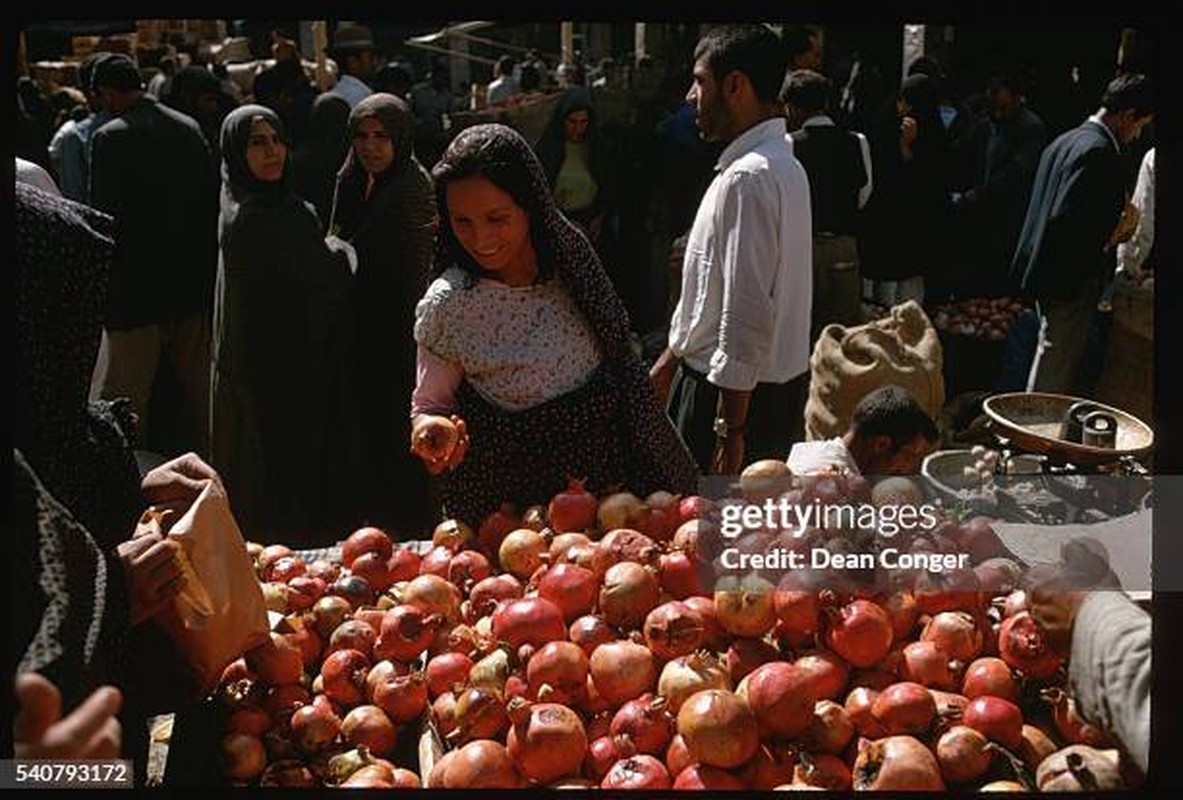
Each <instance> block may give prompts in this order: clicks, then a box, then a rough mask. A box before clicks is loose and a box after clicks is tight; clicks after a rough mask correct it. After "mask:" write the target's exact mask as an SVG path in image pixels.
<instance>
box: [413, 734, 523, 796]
mask: <svg viewBox="0 0 1183 800" xmlns="http://www.w3.org/2000/svg"><path fill="white" fill-rule="evenodd" d="M455 752H456V755H455V756H454V757H453V758H452V759H451V760H450V761H449V763H448V765H447V769H445V770H444V772H443V776H442V778H443V780H442V788H444V789H518V788H521V786H522V776H521V773H519V772H518V770H517V767H515V766H514V763H513V759H512V758H510V756H509V753H508V752H507V751H506V749H505V746H504V745H501V744H499V743H498V742H492V741H488V740H480V741H475V742H469V743H468V744H466V745H464V746H463V747H461V748H460V749H459V750H457V751H455ZM432 785H433V786H434V785H436V784H435V782H434V781H433V782H432Z"/></svg>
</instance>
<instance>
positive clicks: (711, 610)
mask: <svg viewBox="0 0 1183 800" xmlns="http://www.w3.org/2000/svg"><path fill="white" fill-rule="evenodd" d="M682 602H684V603H685V604H686V605H687V606H689V607H690V609H691V610H692V611H694V612H695V613H696V614H698V616H700V617H702V628H703V640H702V643H703V646H704V647H707V648H709V649H711V650H714V651H715V652H722V651H723V650H726V649H727V645H728V640H729V639H730V638H731V637H730V634H728V633H727V631H725V630H723V626H722V625H721V624H720V623H719V615H718V611H717V609H716V608H715V601H714V599H712V598H710V597H698V596H692V597H687V598H686V599H684V600H683V601H682Z"/></svg>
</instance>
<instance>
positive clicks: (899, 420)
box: [850, 384, 940, 447]
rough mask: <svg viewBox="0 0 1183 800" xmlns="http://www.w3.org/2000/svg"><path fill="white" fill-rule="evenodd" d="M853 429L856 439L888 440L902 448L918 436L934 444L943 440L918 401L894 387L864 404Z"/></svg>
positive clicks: (870, 396)
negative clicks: (888, 438) (880, 437)
mask: <svg viewBox="0 0 1183 800" xmlns="http://www.w3.org/2000/svg"><path fill="white" fill-rule="evenodd" d="M850 427H851V429H852V430H853V431H854V436H855V438H856V439H860V440H863V441H866V440H867V439H871V438H872V437H875V436H887V437H890V438H891V442H892V445H893V446H895V447H902V446H903V445H905V444H907V443H908V442H910V441H912V440H913V439H915V438H916V437H917V436H923V437H924V438H925V439H926V440H927V441H930V442H935V441H936V440H937V439H939V438H940V433H939V432H938V431H937V426H936V424H935V423H934V422H933V421H932V418H931V417H929V416H928V414H927V413H926V412H925V410H924V409H923V408H921V407H920V404H919V403H917V402H916V398H914V397H912V395H911V394H909V393H908V391H907V390H906V389H904V388H902V387H900V386H896V385H894V384H889V385H887V386H882V387H880V388H878V389H876V390H875V391H873V392H871V393H869V394H868V395H866V396H865V397H864V398H863V399H862V400H860V401H859V404H858V406H856V407H855V409H854V415H853V417H852V418H851V421H850Z"/></svg>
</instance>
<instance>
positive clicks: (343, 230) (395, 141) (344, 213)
mask: <svg viewBox="0 0 1183 800" xmlns="http://www.w3.org/2000/svg"><path fill="white" fill-rule="evenodd" d="M367 119H376V120H378V121H379V122H380V123H382V127H383V128H385V129H386V135H387V136H389V137H390V144H391V145H392V146H393V148H394V160H393V161H392V162H391V164H390V166H389V167H387V168H386V170H385V171H384V172H382V173H380V174H378V175H375V176H374V189H373V192H372V193H371V195H370V197H369V199H368V200H366V199H365V185H366V181H367V180H368V178H369V176H368V175H367V174H366V171H365V169H364V168H363V167H362V165H361V162H360V161H359V160H358V158H357V156H356V155H355V154H354V152H353V148H352V146H350V147H349V150H348V153H347V154H346V156H345V163H344V164H342V166H341V171H340V172H339V173H338V174H337V191H336V196H335V197H334V199H333V221H332V224H331V225H330V229H335V230H336V231H337V233H338V235H339V236H341V238H343V239H347V240H349V239H352V238H353V237H354V236H356V235H357V234H358V233H359V232H360V230H361V229H362V228H363V227H364V226H366V224H367V221H368V220H372V219H375V218H377V217H379V216H381V215H382V212H383V210H384V209H386V208H387V207H388V206H390V205H391V204H396V205H398V206H399V207H401V208H402V209H403V210H404V213H405V214H407V215H408V216H411V217H413V216H415V215H416V214H418V213H421V212H425V211H427V208H426V206H427V205H428V204H429V200H430V198H431V193H432V188H431V177H430V176H429V175H428V174H427V170H425V169H424V168H423V166H422V165H421V164H420V163H419V159H417V158H416V157H415V130H414V129H415V117H414V115H413V114H412V113H411V108H410V106H408V105H407V104H406V102H405V101H403V100H402V99H401V98H399V97H396V96H395V95H393V94H386V93H384V92H378V93H376V94H372V95H370V96H369V97H366V98H365V99H363V100H362V101H361V102H360V103H358V104H357V105H356V106H354V108H353V111H352V112H351V113H350V114H349V127H348V129H347V131H346V141H347V142H349V143H352V142H353V137H354V136H355V135H356V134H357V129H358V127H359V126H360V125H361V123H362V122H363V121H364V120H367ZM363 206H365V207H368V208H366V209H364V212H365V213H363ZM434 212H435V210H434V208H432V209H430V215H431V217H434Z"/></svg>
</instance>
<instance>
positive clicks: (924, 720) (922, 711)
mask: <svg viewBox="0 0 1183 800" xmlns="http://www.w3.org/2000/svg"><path fill="white" fill-rule="evenodd" d="M936 714H937V705H936V701H935V700H933V696H932V694H931V693H929V691H928V689H926V688H925V687H923V686H921V685H920V684H919V683H913V682H911V681H904V682H901V683H896V684H892V685H891V686H888V687H887V688H886V689H884V690H883V691H882V692H880V693H879V696H878V697H876V698H875V702H874V703H872V704H871V716H872V718H874V720H875V721H876V722H878V723H879V724H880V725H881V726H882V727H883V729H884V730H885V731H887V734H888V735H889V736H895V735H899V734H911V733H915V734H923V733H925V732H926V731H928V729H929V727H930V726H931V725H932V723H933V719H934V718H935V717H936Z"/></svg>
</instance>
